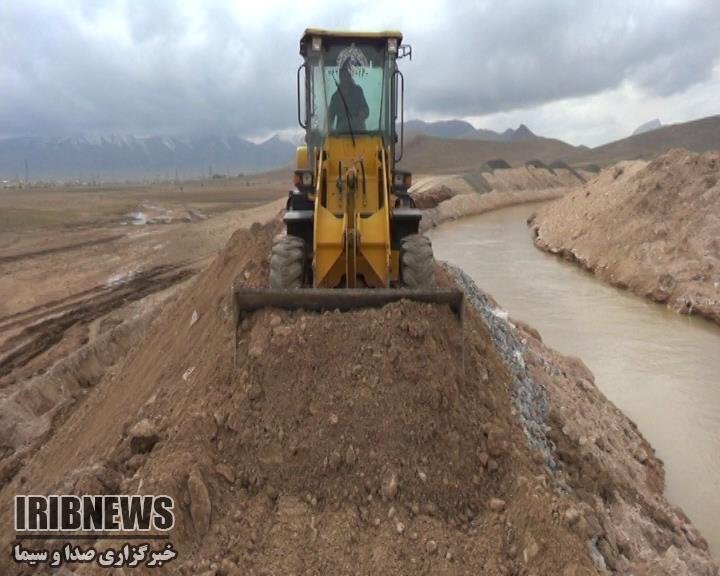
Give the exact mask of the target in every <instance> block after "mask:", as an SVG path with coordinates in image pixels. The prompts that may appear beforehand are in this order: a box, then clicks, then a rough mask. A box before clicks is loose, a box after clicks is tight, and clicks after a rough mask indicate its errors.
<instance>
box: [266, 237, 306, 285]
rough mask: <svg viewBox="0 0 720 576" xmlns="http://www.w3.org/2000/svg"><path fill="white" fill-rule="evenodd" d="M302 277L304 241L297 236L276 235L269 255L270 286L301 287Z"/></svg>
mask: <svg viewBox="0 0 720 576" xmlns="http://www.w3.org/2000/svg"><path fill="white" fill-rule="evenodd" d="M304 279H305V241H304V240H303V239H302V238H299V237H297V236H290V235H285V234H283V235H280V236H276V237H275V240H274V241H273V247H272V253H271V255H270V288H275V289H285V288H302V286H303V281H304Z"/></svg>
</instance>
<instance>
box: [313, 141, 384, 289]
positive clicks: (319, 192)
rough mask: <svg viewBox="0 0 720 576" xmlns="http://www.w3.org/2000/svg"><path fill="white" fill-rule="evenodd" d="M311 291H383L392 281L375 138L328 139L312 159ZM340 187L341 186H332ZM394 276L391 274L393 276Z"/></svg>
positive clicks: (381, 152)
mask: <svg viewBox="0 0 720 576" xmlns="http://www.w3.org/2000/svg"><path fill="white" fill-rule="evenodd" d="M314 173H315V175H316V178H315V180H316V188H315V213H314V222H313V226H314V229H313V237H314V246H313V248H314V250H313V272H314V278H315V282H314V283H315V287H325V288H335V287H338V286H341V285H342V286H344V287H347V288H354V287H356V286H357V285H358V284H357V279H358V278H361V279H363V280H364V284H365V285H366V286H369V287H375V288H381V287H389V286H390V283H391V282H392V281H393V280H396V279H397V273H396V270H397V267H396V266H393V264H394V262H396V261H397V258H395V259H393V255H392V253H391V252H392V251H391V246H390V213H391V209H392V208H391V204H390V202H391V196H390V187H389V182H390V172H389V166H388V155H387V151H386V150H385V148H383V146H382V145H381V141H380V139H379V138H378V137H377V136H376V135H367V136H365V135H358V136H355V143H354V144H353V142H352V139H351V138H350V137H349V136H328V137H327V138H326V140H325V143H324V145H323V148H322V151H321V152H319V153H318V154H316V158H315V169H314ZM338 182H341V187H338V185H337V183H338ZM393 272H395V273H393Z"/></svg>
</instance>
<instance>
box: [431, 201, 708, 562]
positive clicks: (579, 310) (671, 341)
mask: <svg viewBox="0 0 720 576" xmlns="http://www.w3.org/2000/svg"><path fill="white" fill-rule="evenodd" d="M538 207H539V206H538V205H537V204H535V205H524V206H517V207H513V208H507V209H503V210H499V211H496V212H491V213H488V214H484V215H482V216H476V217H472V218H467V219H464V220H461V221H458V222H453V223H449V224H445V225H443V226H441V227H440V228H438V229H435V230H433V231H432V232H431V233H430V236H431V238H432V241H433V245H434V248H435V255H436V257H437V258H438V259H441V260H447V261H449V262H452V263H453V264H457V265H459V266H461V267H462V268H463V269H464V270H465V271H466V272H467V273H468V274H470V276H472V277H473V279H474V280H475V281H476V282H477V283H478V285H479V286H480V287H481V288H483V289H485V290H487V291H488V292H490V293H491V294H492V295H493V296H494V297H495V299H496V300H497V301H498V302H499V303H500V305H501V306H503V308H505V309H506V310H507V311H508V312H509V313H510V315H511V316H515V317H517V318H518V319H522V320H524V321H526V322H528V323H529V324H531V325H532V326H534V327H535V328H537V329H538V330H539V331H540V333H541V335H542V337H543V341H544V342H545V343H546V344H548V345H550V346H551V347H553V348H555V349H557V350H558V351H560V352H562V353H565V354H571V355H575V356H578V357H580V358H582V359H583V361H584V362H585V363H586V364H587V365H588V367H589V368H590V369H591V370H592V371H593V373H594V374H595V378H596V384H597V385H598V387H599V388H600V389H601V390H602V391H603V392H604V393H605V395H606V396H607V397H608V398H609V399H610V400H612V401H613V402H614V403H615V404H616V405H617V406H618V407H619V408H620V409H622V410H623V411H624V412H625V413H626V414H627V415H628V416H629V417H630V418H632V419H633V420H634V421H635V422H636V423H637V424H638V426H639V428H640V430H641V431H642V433H643V434H644V435H645V437H646V438H647V439H648V440H649V441H650V443H651V444H652V445H653V446H654V447H655V449H656V451H657V453H658V456H659V457H660V458H662V460H663V461H664V462H665V469H666V478H667V489H666V494H667V496H668V498H669V499H670V500H671V501H672V502H675V503H677V504H679V505H680V506H681V507H682V508H683V509H684V510H685V512H686V513H687V514H688V516H690V518H691V519H692V520H693V522H694V523H695V525H696V526H697V527H698V528H699V529H700V530H701V532H702V533H703V534H704V536H705V537H706V538H707V540H708V542H709V544H710V547H711V549H712V551H713V554H714V555H715V556H720V328H719V327H717V326H716V325H714V324H711V323H710V322H707V321H705V320H702V319H699V318H687V317H683V316H680V315H678V314H675V313H673V312H670V311H668V310H667V309H665V308H664V307H663V306H660V305H657V304H653V303H651V302H648V301H646V300H644V299H642V298H640V297H637V296H634V295H632V294H629V293H627V292H624V291H621V290H618V289H615V288H612V287H609V286H607V285H605V284H603V283H601V282H599V281H598V280H596V279H595V278H594V277H593V276H591V275H590V274H588V273H587V272H584V271H582V270H580V269H579V268H577V267H576V266H574V265H571V264H568V263H566V262H564V261H562V260H561V259H559V258H557V257H555V256H551V255H549V254H545V253H543V252H541V251H539V250H538V249H537V248H535V247H534V246H533V243H532V240H531V234H530V230H529V229H528V228H527V226H526V224H525V221H526V219H527V217H528V216H529V215H530V214H531V213H532V212H533V211H535V210H537V208H538Z"/></svg>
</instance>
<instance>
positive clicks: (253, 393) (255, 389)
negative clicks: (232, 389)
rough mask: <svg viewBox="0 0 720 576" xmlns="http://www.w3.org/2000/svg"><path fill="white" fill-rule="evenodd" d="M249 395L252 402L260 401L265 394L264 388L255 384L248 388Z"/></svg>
mask: <svg viewBox="0 0 720 576" xmlns="http://www.w3.org/2000/svg"><path fill="white" fill-rule="evenodd" d="M247 394H248V398H249V399H250V400H252V401H255V400H259V399H260V398H261V397H262V394H263V389H262V386H260V384H258V383H257V382H253V383H252V384H250V386H248V391H247Z"/></svg>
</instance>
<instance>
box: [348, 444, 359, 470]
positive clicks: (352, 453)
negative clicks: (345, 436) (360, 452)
mask: <svg viewBox="0 0 720 576" xmlns="http://www.w3.org/2000/svg"><path fill="white" fill-rule="evenodd" d="M356 460H357V454H356V453H355V449H354V448H353V447H352V445H350V446H348V449H347V451H346V452H345V464H346V465H347V466H352V465H353V464H355V461H356Z"/></svg>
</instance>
